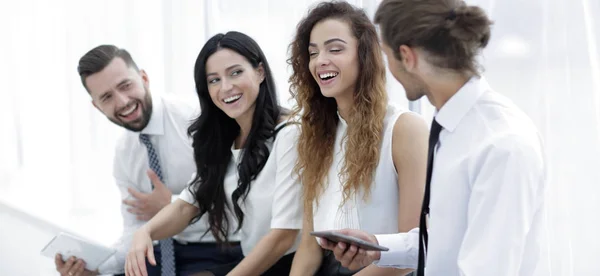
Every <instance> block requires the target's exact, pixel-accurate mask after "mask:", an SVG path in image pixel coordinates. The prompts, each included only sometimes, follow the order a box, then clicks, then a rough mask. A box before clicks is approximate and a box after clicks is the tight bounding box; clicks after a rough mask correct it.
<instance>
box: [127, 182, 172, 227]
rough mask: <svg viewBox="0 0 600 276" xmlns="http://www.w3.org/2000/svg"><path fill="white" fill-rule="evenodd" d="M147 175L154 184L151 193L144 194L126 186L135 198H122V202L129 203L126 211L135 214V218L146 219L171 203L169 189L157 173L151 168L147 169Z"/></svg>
mask: <svg viewBox="0 0 600 276" xmlns="http://www.w3.org/2000/svg"><path fill="white" fill-rule="evenodd" d="M148 177H149V178H150V181H152V185H154V190H153V191H152V193H149V194H145V193H142V192H138V191H136V190H134V189H132V188H127V191H129V194H131V195H132V196H133V197H134V198H135V199H124V200H123V203H124V204H127V205H129V206H130V207H131V208H127V211H128V212H130V213H132V214H136V215H137V219H139V220H143V221H147V220H150V219H151V218H152V217H153V216H154V215H156V214H157V213H158V211H160V210H161V209H162V208H163V207H165V206H167V205H169V203H171V195H172V194H171V191H170V190H169V189H168V188H167V186H165V184H163V183H162V182H161V181H160V179H159V178H158V175H156V173H154V171H152V170H148Z"/></svg>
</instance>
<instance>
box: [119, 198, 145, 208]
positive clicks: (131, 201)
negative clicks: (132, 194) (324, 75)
mask: <svg viewBox="0 0 600 276" xmlns="http://www.w3.org/2000/svg"><path fill="white" fill-rule="evenodd" d="M123 204H125V205H127V206H131V207H133V208H141V207H142V203H141V202H139V201H138V200H134V199H123Z"/></svg>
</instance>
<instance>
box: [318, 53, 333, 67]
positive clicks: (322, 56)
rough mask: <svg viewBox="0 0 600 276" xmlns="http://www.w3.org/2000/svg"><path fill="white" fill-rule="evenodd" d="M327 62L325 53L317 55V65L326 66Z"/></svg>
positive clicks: (327, 58)
mask: <svg viewBox="0 0 600 276" xmlns="http://www.w3.org/2000/svg"><path fill="white" fill-rule="evenodd" d="M329 62H330V60H329V57H328V56H327V55H326V54H319V55H317V66H327V65H329Z"/></svg>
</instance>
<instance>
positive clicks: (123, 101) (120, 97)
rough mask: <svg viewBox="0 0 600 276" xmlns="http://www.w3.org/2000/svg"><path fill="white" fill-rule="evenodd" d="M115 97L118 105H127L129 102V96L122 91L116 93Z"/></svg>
mask: <svg viewBox="0 0 600 276" xmlns="http://www.w3.org/2000/svg"><path fill="white" fill-rule="evenodd" d="M113 97H114V98H115V103H116V106H119V107H125V106H126V105H127V103H128V102H129V98H128V97H127V95H125V94H124V93H122V92H116V93H114V95H113Z"/></svg>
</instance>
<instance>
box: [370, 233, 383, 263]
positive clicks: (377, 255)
mask: <svg viewBox="0 0 600 276" xmlns="http://www.w3.org/2000/svg"><path fill="white" fill-rule="evenodd" d="M371 237H372V238H373V240H374V241H375V243H376V244H377V245H380V244H379V240H378V239H377V236H375V235H372V236H371ZM374 253H375V254H373V257H374V261H379V259H381V251H375V252H374Z"/></svg>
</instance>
